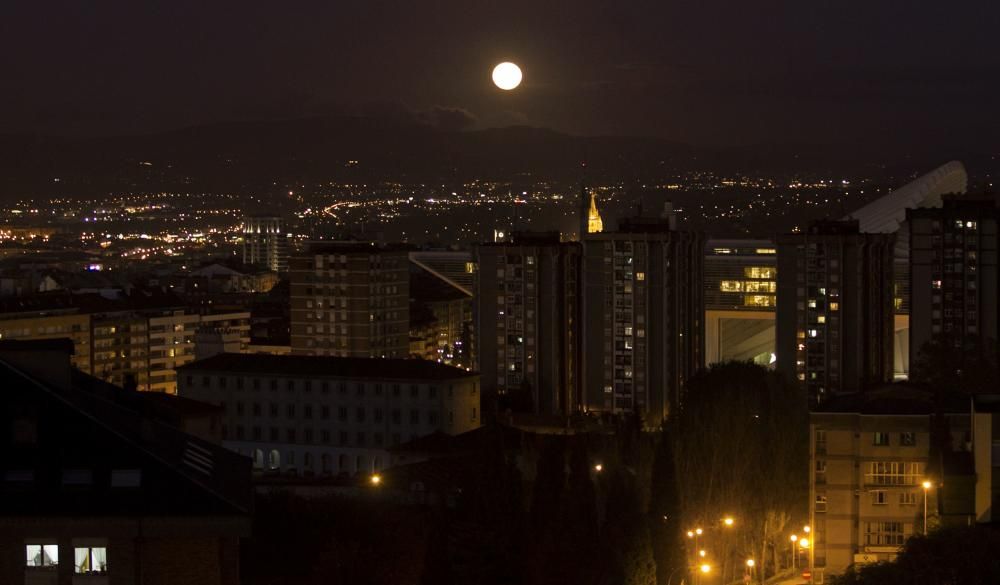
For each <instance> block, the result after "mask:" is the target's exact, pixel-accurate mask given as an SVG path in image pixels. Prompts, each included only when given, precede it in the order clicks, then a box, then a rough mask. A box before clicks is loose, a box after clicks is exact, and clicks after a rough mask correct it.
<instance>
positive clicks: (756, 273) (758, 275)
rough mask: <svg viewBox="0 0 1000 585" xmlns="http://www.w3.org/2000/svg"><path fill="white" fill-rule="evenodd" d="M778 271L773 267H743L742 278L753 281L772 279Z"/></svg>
mask: <svg viewBox="0 0 1000 585" xmlns="http://www.w3.org/2000/svg"><path fill="white" fill-rule="evenodd" d="M777 275H778V270H777V269H776V268H775V267H773V266H745V267H744V268H743V276H745V277H746V278H753V279H774V278H775V277H777Z"/></svg>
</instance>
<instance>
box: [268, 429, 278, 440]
mask: <svg viewBox="0 0 1000 585" xmlns="http://www.w3.org/2000/svg"><path fill="white" fill-rule="evenodd" d="M270 435H271V440H272V441H277V440H278V427H271V431H270Z"/></svg>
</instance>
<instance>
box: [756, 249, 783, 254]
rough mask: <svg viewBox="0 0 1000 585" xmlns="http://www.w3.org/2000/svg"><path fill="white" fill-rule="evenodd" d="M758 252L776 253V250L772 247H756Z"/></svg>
mask: <svg viewBox="0 0 1000 585" xmlns="http://www.w3.org/2000/svg"><path fill="white" fill-rule="evenodd" d="M757 253H758V254H777V253H778V251H777V250H775V249H774V248H757Z"/></svg>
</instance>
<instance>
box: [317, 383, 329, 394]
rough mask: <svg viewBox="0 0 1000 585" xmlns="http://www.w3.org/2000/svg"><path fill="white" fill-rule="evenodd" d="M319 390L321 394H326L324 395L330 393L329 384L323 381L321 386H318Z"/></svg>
mask: <svg viewBox="0 0 1000 585" xmlns="http://www.w3.org/2000/svg"><path fill="white" fill-rule="evenodd" d="M319 390H320V392H322V393H323V394H326V393H328V392H329V391H330V383H329V382H327V381H326V380H323V383H322V384H320V387H319Z"/></svg>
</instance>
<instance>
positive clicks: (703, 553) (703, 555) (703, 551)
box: [698, 549, 708, 558]
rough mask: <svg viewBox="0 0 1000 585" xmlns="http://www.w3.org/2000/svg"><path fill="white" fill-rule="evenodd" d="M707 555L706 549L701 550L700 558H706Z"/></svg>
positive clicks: (699, 552)
mask: <svg viewBox="0 0 1000 585" xmlns="http://www.w3.org/2000/svg"><path fill="white" fill-rule="evenodd" d="M706 555H708V553H707V552H706V551H705V549H701V550H700V551H698V556H699V557H701V558H705V556H706Z"/></svg>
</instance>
